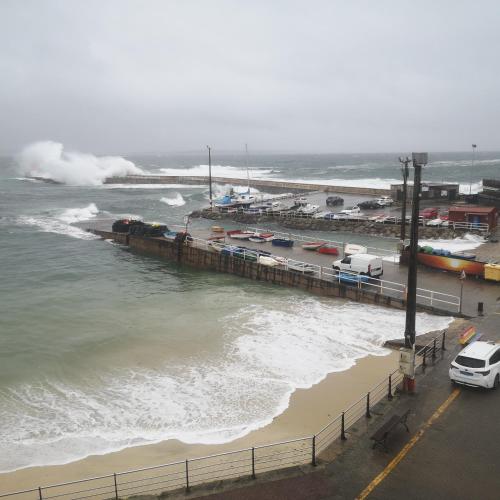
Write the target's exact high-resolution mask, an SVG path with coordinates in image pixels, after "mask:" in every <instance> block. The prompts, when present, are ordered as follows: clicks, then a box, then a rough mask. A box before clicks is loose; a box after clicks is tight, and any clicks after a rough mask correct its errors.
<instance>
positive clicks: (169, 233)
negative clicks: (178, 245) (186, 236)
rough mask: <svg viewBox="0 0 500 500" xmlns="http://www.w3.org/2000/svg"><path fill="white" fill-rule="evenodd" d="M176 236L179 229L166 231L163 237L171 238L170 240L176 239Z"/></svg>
mask: <svg viewBox="0 0 500 500" xmlns="http://www.w3.org/2000/svg"><path fill="white" fill-rule="evenodd" d="M176 236H177V231H166V232H164V233H163V237H164V238H165V239H166V240H170V241H174V240H175V237H176Z"/></svg>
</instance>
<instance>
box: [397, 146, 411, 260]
mask: <svg viewBox="0 0 500 500" xmlns="http://www.w3.org/2000/svg"><path fill="white" fill-rule="evenodd" d="M410 161H411V160H410V158H408V156H407V157H406V158H403V157H402V156H400V157H399V163H401V173H402V174H403V200H402V202H403V206H402V207H401V237H400V240H401V245H402V246H403V248H402V250H403V249H404V243H405V239H406V196H407V193H408V174H409V172H408V164H409V163H410Z"/></svg>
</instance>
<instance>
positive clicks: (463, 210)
mask: <svg viewBox="0 0 500 500" xmlns="http://www.w3.org/2000/svg"><path fill="white" fill-rule="evenodd" d="M448 220H449V221H450V222H469V223H471V224H488V226H489V228H490V230H491V229H493V228H494V227H496V225H497V220H498V211H497V209H496V208H495V207H478V206H475V205H464V206H459V207H450V211H449V218H448Z"/></svg>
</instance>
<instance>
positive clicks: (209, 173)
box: [207, 146, 213, 210]
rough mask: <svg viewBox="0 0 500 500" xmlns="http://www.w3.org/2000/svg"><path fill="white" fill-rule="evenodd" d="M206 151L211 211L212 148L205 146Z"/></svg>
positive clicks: (211, 207)
mask: <svg viewBox="0 0 500 500" xmlns="http://www.w3.org/2000/svg"><path fill="white" fill-rule="evenodd" d="M207 149H208V192H209V197H210V210H212V209H213V201H212V148H211V147H210V146H207Z"/></svg>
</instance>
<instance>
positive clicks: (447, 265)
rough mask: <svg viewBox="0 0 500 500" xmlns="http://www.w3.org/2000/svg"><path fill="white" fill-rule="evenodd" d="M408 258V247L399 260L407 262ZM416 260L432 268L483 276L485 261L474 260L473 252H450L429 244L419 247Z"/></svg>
mask: <svg viewBox="0 0 500 500" xmlns="http://www.w3.org/2000/svg"><path fill="white" fill-rule="evenodd" d="M409 258H410V252H409V247H407V248H406V249H405V251H404V252H403V254H402V255H401V262H402V263H403V264H407V263H408V261H409ZM417 262H418V263H420V264H423V265H425V266H428V267H432V268H434V269H441V270H443V271H452V272H455V273H461V272H462V271H463V272H465V274H466V275H468V276H479V277H481V278H483V277H484V271H485V265H486V263H485V262H480V261H477V260H475V256H474V255H473V254H469V253H466V252H454V253H452V252H450V251H449V250H444V249H440V248H432V247H430V246H425V247H419V251H418V252H417Z"/></svg>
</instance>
